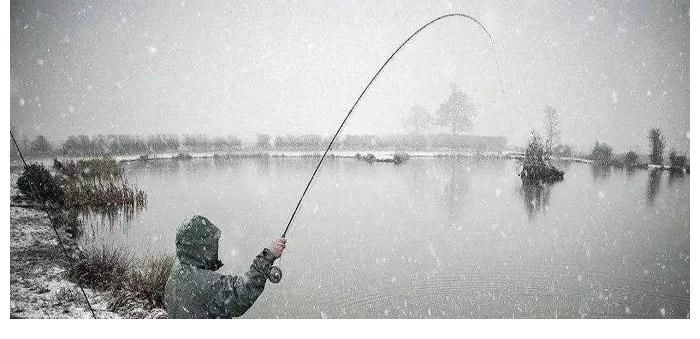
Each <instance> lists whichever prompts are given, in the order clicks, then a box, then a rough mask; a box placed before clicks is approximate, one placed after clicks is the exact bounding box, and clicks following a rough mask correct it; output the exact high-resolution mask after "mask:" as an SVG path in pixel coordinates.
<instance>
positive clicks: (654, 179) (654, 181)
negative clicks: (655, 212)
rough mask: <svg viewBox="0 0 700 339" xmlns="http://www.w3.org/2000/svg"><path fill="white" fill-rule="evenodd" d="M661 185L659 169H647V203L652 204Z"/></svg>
mask: <svg viewBox="0 0 700 339" xmlns="http://www.w3.org/2000/svg"><path fill="white" fill-rule="evenodd" d="M660 186H661V170H659V169H653V170H651V171H649V182H648V183H647V205H653V204H654V201H655V200H656V194H657V193H659V187H660Z"/></svg>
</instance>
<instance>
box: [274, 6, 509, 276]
mask: <svg viewBox="0 0 700 339" xmlns="http://www.w3.org/2000/svg"><path fill="white" fill-rule="evenodd" d="M452 17H455V18H464V19H468V20H471V21H472V22H474V23H476V24H477V25H479V27H480V28H481V30H482V31H483V32H484V33H486V36H488V38H489V42H490V43H491V52H492V55H493V58H494V61H495V63H496V70H497V72H498V80H499V84H500V85H501V93H502V94H503V98H504V99H505V101H506V104H507V103H508V98H507V97H506V91H505V87H504V86H503V77H502V76H501V66H500V64H499V63H498V57H497V55H496V48H495V45H494V42H493V37H492V36H491V33H489V31H488V29H486V26H485V25H484V24H483V23H481V21H479V20H478V19H476V18H474V17H473V16H471V15H467V14H462V13H452V14H445V15H443V16H440V17H437V18H435V19H433V20H431V21H429V22H428V23H426V24H425V25H423V26H422V27H421V28H419V29H418V30H417V31H415V32H413V34H411V36H409V37H408V38H407V39H406V40H404V42H403V43H401V45H399V47H398V48H396V50H394V52H393V53H391V55H390V56H389V58H387V59H386V61H384V64H382V67H379V70H378V71H377V73H375V74H374V76H373V77H372V80H370V81H369V83H367V85H366V86H365V88H364V89H363V90H362V93H360V96H358V97H357V99H355V103H354V104H353V105H352V107H350V110H349V111H348V113H347V114H346V115H345V118H344V119H343V121H342V122H341V123H340V126H339V127H338V130H336V131H335V134H334V135H333V138H332V139H331V141H330V143H328V147H326V150H325V151H324V152H323V155H322V156H321V160H319V161H318V164H316V168H315V169H314V172H313V173H312V174H311V178H309V181H308V182H307V183H306V187H305V188H304V191H303V192H302V193H301V197H300V198H299V201H297V204H296V207H294V211H293V212H292V215H291V217H289V221H288V222H287V226H286V227H285V228H284V231H283V232H282V238H285V237H286V236H287V231H289V227H290V226H291V225H292V221H294V217H295V216H296V214H297V212H298V210H299V206H301V202H302V201H303V200H304V197H305V196H306V193H307V192H308V191H309V187H311V183H312V182H313V181H314V178H315V177H316V173H318V170H319V168H321V164H323V160H325V159H326V155H327V154H328V152H329V151H330V150H331V148H332V147H333V142H335V140H336V138H337V137H338V134H340V131H341V130H342V129H343V126H345V123H346V122H347V121H348V119H349V118H350V115H351V114H352V112H353V111H354V110H355V107H357V104H358V103H359V102H360V100H361V99H362V97H363V96H364V95H365V93H366V92H367V90H368V89H369V87H370V86H371V85H372V83H373V82H374V80H375V79H376V78H377V76H379V74H380V73H381V72H382V70H384V67H386V65H387V64H388V63H389V61H391V60H392V59H393V58H394V56H395V55H396V54H397V53H398V52H399V51H400V50H401V49H402V48H403V47H404V46H405V45H406V44H407V43H408V42H409V41H411V39H413V38H414V37H415V36H416V35H418V33H420V32H421V31H423V30H424V29H425V28H427V27H428V26H430V25H432V24H434V23H436V22H438V21H440V20H443V19H447V18H452ZM269 279H270V281H271V282H273V283H277V282H279V281H280V280H281V279H282V271H281V270H280V269H279V268H278V267H277V266H273V267H272V268H271V270H270V274H269Z"/></svg>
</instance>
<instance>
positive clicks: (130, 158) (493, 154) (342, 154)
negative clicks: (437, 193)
mask: <svg viewBox="0 0 700 339" xmlns="http://www.w3.org/2000/svg"><path fill="white" fill-rule="evenodd" d="M357 154H360V155H366V154H373V155H374V156H375V157H376V159H377V160H381V159H390V158H392V157H393V156H394V154H406V155H408V156H409V157H411V158H477V159H483V158H496V159H498V158H500V159H522V158H524V157H525V155H524V153H522V152H517V151H486V152H478V151H469V150H444V149H443V150H430V151H411V150H365V151H356V150H332V151H330V152H328V155H327V157H329V158H346V159H353V158H355V157H356V155H357ZM321 155H323V152H322V151H318V150H315V151H312V150H275V149H255V148H246V149H241V150H233V151H205V152H201V151H197V152H195V151H192V152H188V151H182V152H163V153H150V154H128V155H101V156H58V157H41V158H36V157H33V158H29V159H27V160H28V161H33V162H40V163H43V164H44V165H47V166H50V165H51V164H52V162H53V159H58V160H59V161H64V160H81V159H95V158H103V157H105V156H106V157H110V158H113V159H115V160H116V161H118V162H121V163H128V162H150V161H161V160H189V159H238V158H318V157H321ZM552 160H555V161H566V162H578V163H583V164H593V163H594V161H592V160H589V159H583V158H577V157H554V158H553V159H552ZM21 166H22V162H21V160H19V159H12V160H11V162H10V168H11V169H20V168H21ZM634 168H636V169H647V170H654V169H659V170H672V169H673V168H672V167H671V166H668V165H653V164H645V163H640V164H637V165H635V166H634Z"/></svg>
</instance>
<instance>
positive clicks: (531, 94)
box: [10, 0, 690, 152]
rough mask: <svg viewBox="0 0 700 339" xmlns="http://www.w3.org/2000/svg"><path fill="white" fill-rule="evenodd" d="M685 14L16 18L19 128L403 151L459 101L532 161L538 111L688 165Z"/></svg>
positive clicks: (120, 13)
mask: <svg viewBox="0 0 700 339" xmlns="http://www.w3.org/2000/svg"><path fill="white" fill-rule="evenodd" d="M688 6H689V5H688V3H687V1H677V2H676V1H656V0H654V1H573V0H572V1H570V2H567V1H502V2H501V1H491V0H487V1H380V2H376V1H337V2H329V1H299V2H289V1H264V2H258V1H216V2H213V1H124V2H119V1H108V2H107V1H105V2H102V1H29V2H28V1H12V3H11V19H10V20H11V52H10V54H11V94H10V95H11V124H12V126H13V127H14V128H15V129H17V130H18V132H19V133H20V134H23V135H37V134H44V135H46V136H48V137H49V138H50V139H53V140H57V139H59V138H64V137H66V136H67V135H71V134H88V135H90V134H100V133H102V134H121V133H126V134H152V133H210V134H235V135H242V136H244V137H246V138H248V137H252V136H255V134H256V133H270V134H275V135H277V134H305V133H318V134H326V135H328V134H332V133H333V132H334V130H335V128H336V127H337V125H338V124H339V123H340V121H341V120H342V118H343V116H344V114H345V113H346V112H347V109H349V107H350V105H352V103H353V101H354V100H355V98H356V97H357V96H358V95H359V94H360V92H361V91H362V89H363V87H364V86H365V84H366V82H367V81H369V80H370V79H371V77H372V75H373V74H374V72H375V71H376V70H377V69H378V68H379V67H380V66H381V64H382V63H383V61H384V59H386V58H387V57H388V56H389V55H390V54H391V53H392V51H393V50H394V49H395V48H396V47H398V45H399V44H400V43H401V42H402V41H403V40H404V39H405V38H406V37H408V36H409V35H410V34H411V33H412V32H413V31H414V30H416V29H417V28H419V27H420V26H421V25H423V24H424V23H426V22H427V21H429V20H431V19H432V18H434V17H437V16H440V15H442V14H447V13H452V12H462V13H466V14H470V15H473V16H475V17H477V18H479V19H480V20H481V21H482V22H483V23H484V24H485V25H486V26H487V28H488V29H489V31H490V32H491V34H492V35H493V37H494V39H495V43H496V49H497V54H498V57H499V59H500V62H501V70H502V76H503V80H504V87H505V92H506V96H505V98H504V96H503V94H502V93H501V92H500V85H499V82H498V73H497V70H496V66H495V63H494V60H493V56H492V54H491V50H490V49H489V46H490V45H489V42H488V39H487V37H486V36H485V35H484V34H483V33H482V32H481V31H480V30H479V29H478V26H476V25H475V24H473V23H471V22H468V21H466V20H463V19H459V18H452V19H448V20H445V21H443V22H441V23H438V24H437V25H434V26H433V27H432V28H429V29H427V30H426V31H424V32H423V33H422V34H421V35H420V36H418V37H417V38H416V39H414V40H413V42H411V43H410V44H409V45H407V46H406V48H405V49H404V50H403V51H402V52H400V54H399V55H398V56H397V58H396V59H395V60H394V61H393V62H392V63H391V64H389V66H387V68H386V69H385V70H384V73H383V74H382V75H381V76H380V77H379V78H378V79H377V81H376V82H375V84H374V85H373V87H372V88H371V89H370V91H369V92H368V93H367V94H366V95H365V98H364V99H363V102H361V104H360V105H359V106H358V108H357V109H356V111H355V113H354V115H353V118H352V119H351V120H350V122H349V125H348V127H347V128H346V129H345V130H344V133H346V134H349V133H353V134H364V133H400V132H402V128H401V123H400V121H401V118H402V116H403V115H404V114H406V112H408V111H409V109H410V107H411V106H413V105H415V104H421V105H423V106H425V107H426V108H428V109H429V110H431V111H435V110H436V109H437V107H438V106H439V104H440V103H441V102H442V101H444V100H446V99H447V97H448V96H449V94H450V91H451V87H450V84H452V83H454V84H456V85H458V86H459V87H461V88H462V89H463V90H465V92H467V93H468V94H469V95H470V96H471V97H472V98H473V100H474V102H475V104H476V106H477V107H478V111H477V119H476V121H475V123H474V128H473V130H472V131H471V132H470V133H472V134H479V135H503V136H505V137H507V138H508V139H509V143H515V144H522V143H524V141H525V138H526V137H527V135H528V133H529V130H530V129H532V128H541V125H542V110H543V108H544V106H545V105H552V106H554V107H555V108H556V109H557V110H558V111H559V112H560V115H561V125H562V138H563V141H564V142H566V143H570V144H573V145H575V146H577V147H579V148H583V149H590V147H591V145H592V144H593V143H594V142H595V141H596V140H600V141H604V142H607V143H609V144H610V145H612V146H613V147H614V148H615V149H616V150H619V151H622V150H624V149H634V150H644V151H645V152H646V148H647V140H646V135H647V131H648V129H649V128H650V127H660V128H662V131H663V133H664V135H665V136H666V139H667V143H668V148H667V149H670V148H676V149H679V150H687V149H688V147H689V140H688V135H689V129H690V126H689V16H688Z"/></svg>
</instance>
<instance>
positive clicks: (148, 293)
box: [123, 256, 174, 307]
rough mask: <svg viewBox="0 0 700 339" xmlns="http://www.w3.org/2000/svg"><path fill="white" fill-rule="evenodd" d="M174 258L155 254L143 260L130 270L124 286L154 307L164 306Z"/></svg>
mask: <svg viewBox="0 0 700 339" xmlns="http://www.w3.org/2000/svg"><path fill="white" fill-rule="evenodd" d="M173 262H174V258H173V257H168V256H155V257H150V258H146V259H143V260H141V261H140V262H139V263H138V264H137V265H134V266H133V267H132V269H131V270H130V271H129V274H128V275H127V276H126V279H125V281H124V283H125V284H124V286H123V288H124V289H125V290H126V291H128V292H129V293H131V294H132V295H133V296H134V297H136V298H137V299H141V300H146V301H148V303H149V304H150V306H153V307H163V293H164V292H165V283H166V282H167V281H168V276H170V269H171V268H172V267H173Z"/></svg>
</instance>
